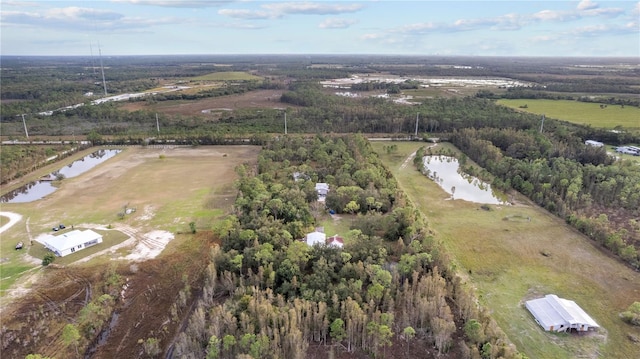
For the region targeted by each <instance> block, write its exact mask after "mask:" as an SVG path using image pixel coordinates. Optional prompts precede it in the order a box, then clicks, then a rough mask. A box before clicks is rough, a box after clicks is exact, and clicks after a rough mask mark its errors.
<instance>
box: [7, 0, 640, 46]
mask: <svg viewBox="0 0 640 359" xmlns="http://www.w3.org/2000/svg"><path fill="white" fill-rule="evenodd" d="M639 19H640V1H637V0H636V1H609V0H599V1H598V0H581V1H558V0H554V1H521V0H510V1H500V0H499V1H480V0H467V1H457V0H450V1H434V0H422V1H418V0H414V1H376V0H370V1H248V0H236V1H232V0H230V1H221V0H220V1H208V0H99V1H91V0H84V1H46V0H41V1H30V0H0V31H1V33H0V39H1V42H0V55H54V56H59V55H75V56H93V55H96V54H97V53H98V51H99V52H100V53H101V54H102V55H111V56H117V55H190V54H204V55H206V54H215V55H218V54H338V55H341V54H345V55H348V54H380V55H423V56H433V55H440V56H545V57H552V56H563V57H564V56H572V57H635V58H640V20H639Z"/></svg>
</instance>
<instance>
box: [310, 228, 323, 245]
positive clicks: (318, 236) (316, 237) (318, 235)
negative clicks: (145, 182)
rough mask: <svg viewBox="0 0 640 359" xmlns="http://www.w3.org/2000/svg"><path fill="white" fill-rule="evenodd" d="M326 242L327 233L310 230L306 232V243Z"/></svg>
mask: <svg viewBox="0 0 640 359" xmlns="http://www.w3.org/2000/svg"><path fill="white" fill-rule="evenodd" d="M326 242H327V235H326V234H324V233H322V232H318V231H315V232H311V233H309V234H307V244H308V245H310V246H313V245H316V244H325V243H326Z"/></svg>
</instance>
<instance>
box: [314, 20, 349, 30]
mask: <svg viewBox="0 0 640 359" xmlns="http://www.w3.org/2000/svg"><path fill="white" fill-rule="evenodd" d="M355 23H357V21H356V20H351V19H336V18H334V19H326V20H324V21H323V22H321V23H320V24H319V25H318V27H319V28H321V29H345V28H348V27H349V26H351V25H353V24H355Z"/></svg>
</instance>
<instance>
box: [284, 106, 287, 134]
mask: <svg viewBox="0 0 640 359" xmlns="http://www.w3.org/2000/svg"><path fill="white" fill-rule="evenodd" d="M284 134H285V135H286V134H287V110H284Z"/></svg>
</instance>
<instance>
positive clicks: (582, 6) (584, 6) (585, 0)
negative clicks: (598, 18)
mask: <svg viewBox="0 0 640 359" xmlns="http://www.w3.org/2000/svg"><path fill="white" fill-rule="evenodd" d="M577 8H578V10H591V9H596V8H598V4H596V3H594V2H593V1H591V0H582V1H580V3H579V4H578V7H577Z"/></svg>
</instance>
